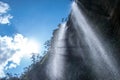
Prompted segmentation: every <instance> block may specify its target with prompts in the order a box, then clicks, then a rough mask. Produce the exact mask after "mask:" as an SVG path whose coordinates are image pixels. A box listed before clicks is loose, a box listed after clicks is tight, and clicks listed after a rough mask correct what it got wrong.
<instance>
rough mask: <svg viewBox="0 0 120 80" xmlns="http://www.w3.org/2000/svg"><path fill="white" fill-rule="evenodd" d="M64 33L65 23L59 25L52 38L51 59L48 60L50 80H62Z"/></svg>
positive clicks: (63, 69)
mask: <svg viewBox="0 0 120 80" xmlns="http://www.w3.org/2000/svg"><path fill="white" fill-rule="evenodd" d="M65 33H66V23H63V24H61V25H60V27H59V30H58V31H57V32H56V36H54V38H55V39H54V44H53V48H52V54H53V55H52V59H51V60H50V65H49V66H48V67H49V69H50V72H49V75H50V79H51V80H63V78H64V77H63V76H64V71H65V67H64V65H65V60H64V55H65V46H66V45H65V38H66V36H65ZM50 66H51V67H50Z"/></svg>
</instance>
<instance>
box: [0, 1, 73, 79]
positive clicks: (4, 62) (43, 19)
mask: <svg viewBox="0 0 120 80" xmlns="http://www.w3.org/2000/svg"><path fill="white" fill-rule="evenodd" d="M70 4H71V1H70V0H0V77H3V76H4V75H5V73H6V72H10V73H13V74H14V73H18V74H20V73H21V72H23V68H24V67H26V66H28V65H29V64H30V63H31V61H30V57H31V54H32V53H36V54H41V55H42V51H44V50H43V44H44V42H45V41H47V40H49V39H50V38H51V36H52V32H53V30H54V29H56V28H57V25H58V24H59V23H61V20H62V18H66V17H67V16H68V14H69V12H70Z"/></svg>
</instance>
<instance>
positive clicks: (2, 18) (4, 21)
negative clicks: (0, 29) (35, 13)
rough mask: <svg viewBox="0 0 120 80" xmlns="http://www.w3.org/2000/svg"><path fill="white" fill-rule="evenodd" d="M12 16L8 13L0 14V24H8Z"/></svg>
mask: <svg viewBox="0 0 120 80" xmlns="http://www.w3.org/2000/svg"><path fill="white" fill-rule="evenodd" d="M12 18H13V16H11V15H10V14H8V15H4V16H0V23H1V24H10V19H12Z"/></svg>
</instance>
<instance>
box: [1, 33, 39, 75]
mask: <svg viewBox="0 0 120 80" xmlns="http://www.w3.org/2000/svg"><path fill="white" fill-rule="evenodd" d="M39 51H40V46H39V44H38V43H37V42H36V41H34V40H30V39H28V38H26V37H24V36H23V35H21V34H16V35H15V36H14V37H8V36H4V37H1V36H0V65H2V66H1V67H0V74H3V72H4V71H3V70H4V68H5V67H6V66H7V64H8V62H9V61H12V62H13V64H10V65H9V66H7V67H6V69H10V68H15V67H16V66H17V65H19V64H20V61H21V59H22V58H23V57H31V55H32V54H33V53H39ZM3 75H4V74H3ZM0 77H2V76H1V75H0Z"/></svg>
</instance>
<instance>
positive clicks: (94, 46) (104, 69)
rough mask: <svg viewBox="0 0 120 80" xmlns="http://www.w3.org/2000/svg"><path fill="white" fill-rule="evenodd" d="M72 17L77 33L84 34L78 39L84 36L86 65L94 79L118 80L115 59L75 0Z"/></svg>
mask: <svg viewBox="0 0 120 80" xmlns="http://www.w3.org/2000/svg"><path fill="white" fill-rule="evenodd" d="M72 17H73V18H72V22H73V25H74V27H76V31H77V32H78V34H79V31H81V32H82V34H83V35H84V37H81V36H80V37H79V39H82V38H84V40H85V43H84V44H87V45H88V49H89V52H88V57H89V58H90V59H89V60H88V65H89V66H90V67H91V69H92V70H93V71H94V75H95V76H96V77H97V79H96V80H119V79H120V77H119V71H118V69H117V65H116V64H115V62H114V60H115V59H114V58H113V57H112V56H111V53H109V52H110V51H108V50H107V49H106V47H104V44H105V43H103V42H102V41H101V39H102V38H100V37H99V35H98V34H97V32H95V31H94V30H93V29H92V27H91V25H90V24H89V23H88V21H87V20H86V18H85V16H84V15H83V12H82V11H81V10H80V8H79V7H78V5H77V4H76V3H75V2H74V3H73V4H72ZM79 35H80V34H79ZM82 55H83V54H82ZM84 60H85V59H84Z"/></svg>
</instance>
